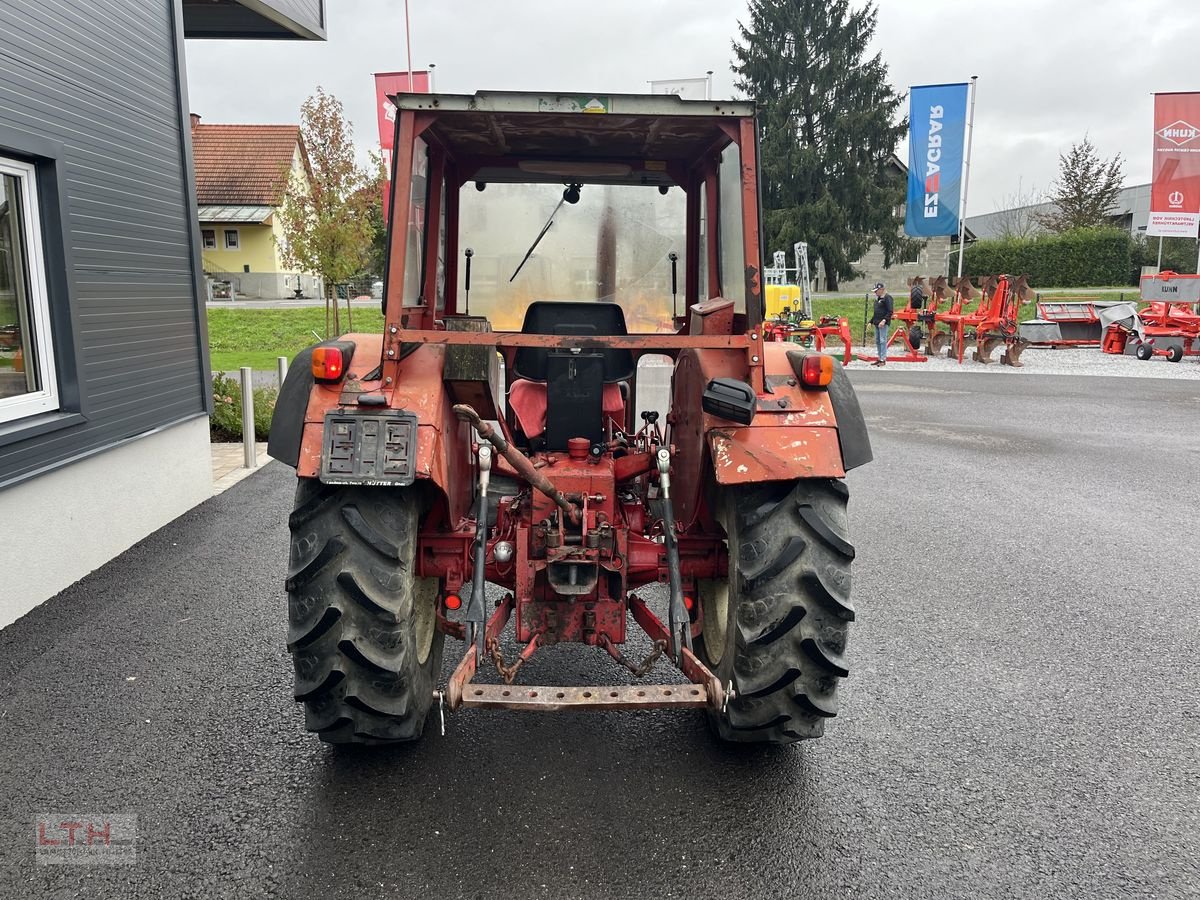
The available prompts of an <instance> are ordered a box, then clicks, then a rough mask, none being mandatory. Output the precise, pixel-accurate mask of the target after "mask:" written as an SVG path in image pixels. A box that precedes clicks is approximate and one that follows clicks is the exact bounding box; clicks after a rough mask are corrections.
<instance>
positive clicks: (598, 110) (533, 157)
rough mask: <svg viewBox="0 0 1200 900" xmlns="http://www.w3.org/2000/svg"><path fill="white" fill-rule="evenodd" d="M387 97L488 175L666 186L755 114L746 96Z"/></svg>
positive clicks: (483, 176) (431, 137)
mask: <svg viewBox="0 0 1200 900" xmlns="http://www.w3.org/2000/svg"><path fill="white" fill-rule="evenodd" d="M391 99H392V102H393V103H395V105H396V107H397V109H401V110H414V111H420V112H424V113H433V114H434V118H433V120H432V122H430V124H429V127H428V129H427V130H426V132H424V133H423V137H427V138H428V140H431V141H434V142H437V143H438V144H440V145H441V146H442V147H443V148H444V149H445V150H446V152H447V153H448V154H449V155H450V156H451V157H452V158H454V159H455V160H458V161H460V162H462V163H464V164H468V165H470V167H471V168H473V169H475V174H474V176H473V177H474V178H476V179H478V180H481V181H489V182H492V181H494V182H522V183H530V182H549V183H562V182H563V181H566V180H569V181H575V182H579V183H590V184H643V185H645V184H673V183H675V179H674V178H673V177H672V176H671V174H670V172H671V171H675V172H678V171H679V169H680V167H690V166H691V165H692V164H693V163H695V162H696V161H697V160H699V159H701V158H703V157H704V156H705V155H706V154H712V153H717V152H720V151H721V150H722V149H723V148H724V147H725V146H726V145H728V144H729V143H730V140H731V137H730V131H732V130H733V128H734V127H736V125H735V123H736V120H737V119H742V118H752V117H753V116H754V112H755V106H754V104H753V103H750V102H746V101H727V100H720V101H717V100H683V99H681V98H679V97H677V96H675V95H673V94H652V95H647V94H541V93H535V92H523V91H521V92H497V91H480V92H478V93H476V94H474V95H470V94H396V95H395V96H393V97H392V98H391ZM729 120H734V121H729ZM476 166H477V167H478V168H476Z"/></svg>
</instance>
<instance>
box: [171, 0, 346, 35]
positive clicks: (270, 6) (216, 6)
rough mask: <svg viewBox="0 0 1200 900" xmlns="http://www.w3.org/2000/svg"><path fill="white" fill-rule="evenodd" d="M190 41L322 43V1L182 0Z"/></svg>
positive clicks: (323, 11)
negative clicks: (297, 40)
mask: <svg viewBox="0 0 1200 900" xmlns="http://www.w3.org/2000/svg"><path fill="white" fill-rule="evenodd" d="M183 11H184V27H185V30H186V36H187V37H190V38H286V39H293V40H294V39H296V38H301V39H308V40H324V38H325V2H324V0H183Z"/></svg>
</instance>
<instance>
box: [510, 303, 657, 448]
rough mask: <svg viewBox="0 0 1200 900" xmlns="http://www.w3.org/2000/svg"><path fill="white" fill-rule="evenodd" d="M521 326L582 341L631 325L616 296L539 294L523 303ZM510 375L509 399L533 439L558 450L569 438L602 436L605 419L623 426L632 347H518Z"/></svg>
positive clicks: (620, 332)
mask: <svg viewBox="0 0 1200 900" xmlns="http://www.w3.org/2000/svg"><path fill="white" fill-rule="evenodd" d="M521 333H522V334H552V335H574V336H578V337H579V338H580V339H581V341H580V343H584V341H585V340H586V338H587V337H588V336H592V335H595V336H614V335H625V334H628V333H629V332H628V331H627V329H626V327H625V314H624V312H623V311H622V310H621V307H619V306H617V305H616V304H615V303H607V302H603V301H594V300H593V301H583V302H578V301H545V300H539V301H536V302H534V303H531V304H530V305H529V309H527V310H526V312H525V324H524V326H523V327H522V328H521ZM513 375H514V376H515V380H514V381H513V383H512V386H511V387H510V389H509V397H508V399H509V406H510V408H511V409H512V412H513V415H514V416H515V418H516V424H518V425H519V426H520V431H521V432H523V433H524V435H525V437H526V438H527V439H529V440H530V442H531V446H532V445H533V443H534V442H535V441H536V442H537V444H538V445H539V446H544V447H545V449H547V450H554V451H562V450H566V449H567V441H568V440H570V439H571V438H573V437H583V438H587V439H588V440H590V441H592V442H593V443H595V442H597V441H600V440H602V439H603V438H604V436H605V433H606V429H605V423H606V421H607V420H608V419H612V420H614V421H615V422H616V423H617V427H618V428H624V427H625V396H626V392H627V390H628V385H627V384H626V382H628V381H629V380H630V379H631V378H633V375H634V362H633V353H632V352H630V351H629V350H612V349H606V348H588V347H586V346H581V347H572V348H563V349H549V348H547V349H542V348H540V347H519V348H518V349H517V352H516V353H515V354H514V357H513ZM543 435H544V437H543Z"/></svg>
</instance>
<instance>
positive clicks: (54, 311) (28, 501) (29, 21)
mask: <svg viewBox="0 0 1200 900" xmlns="http://www.w3.org/2000/svg"><path fill="white" fill-rule="evenodd" d="M324 28H325V10H324V3H323V0H242V2H234V0H215V2H214V0H103V2H95V0H61V2H56V3H44V2H38V0H5V2H4V3H2V4H0V35H3V39H2V41H0V59H3V61H4V64H3V65H0V234H2V235H3V237H0V572H2V573H3V576H4V577H3V578H0V626H3V625H6V624H8V623H10V622H12V621H13V620H15V619H16V618H18V617H19V616H21V615H23V614H24V613H25V612H27V611H29V610H30V609H32V608H33V607H34V606H36V605H37V604H38V603H40V602H42V601H43V600H45V599H47V598H48V597H50V596H52V595H53V594H55V593H57V592H58V591H59V590H61V589H62V588H64V587H66V586H67V585H69V584H71V583H72V582H74V581H76V580H78V579H79V578H80V577H82V576H83V575H85V574H87V573H88V572H90V571H91V570H93V569H95V568H97V567H98V566H100V565H102V564H103V563H104V562H106V561H107V560H109V559H111V558H112V557H113V556H115V555H116V554H118V553H120V552H121V551H123V550H125V549H126V548H128V547H129V546H131V545H132V544H134V543H135V542H137V541H138V540H140V539H141V538H143V537H145V536H146V535H147V534H149V533H151V532H152V531H154V530H155V529H157V528H159V527H161V526H162V525H164V524H165V523H167V522H169V521H170V520H171V519H173V518H175V517H176V516H178V515H180V514H181V513H183V512H184V511H186V510H187V509H189V508H190V507H192V506H193V505H195V504H196V503H199V502H200V501H202V500H204V499H205V498H206V497H207V496H209V494H210V493H211V486H212V471H211V457H210V451H209V440H208V413H209V411H210V408H211V399H212V398H211V390H210V386H209V372H208V346H207V334H206V328H205V320H204V304H203V296H204V280H203V276H202V270H201V262H200V229H199V220H198V214H197V208H196V200H195V194H194V191H193V187H192V184H193V163H192V153H191V140H190V130H191V129H190V120H189V116H188V102H187V80H186V69H185V59H184V38H185V37H223V38H229V37H264V38H265V37H270V38H288V37H291V38H305V39H321V38H322V37H323V36H324Z"/></svg>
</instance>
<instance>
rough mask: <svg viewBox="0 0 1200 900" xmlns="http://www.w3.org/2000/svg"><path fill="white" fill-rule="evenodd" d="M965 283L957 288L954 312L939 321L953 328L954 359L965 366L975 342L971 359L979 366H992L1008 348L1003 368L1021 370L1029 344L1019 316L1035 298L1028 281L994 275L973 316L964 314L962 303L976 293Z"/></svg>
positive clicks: (986, 281)
mask: <svg viewBox="0 0 1200 900" xmlns="http://www.w3.org/2000/svg"><path fill="white" fill-rule="evenodd" d="M964 281H965V279H960V280H959V282H958V284H957V285H956V287H955V292H956V303H955V304H954V305H953V306H952V307H951V312H950V313H949V314H947V315H946V316H939V317H938V321H940V322H945V323H946V324H947V325H948V326H949V331H950V357H951V358H952V359H957V360H958V361H959V363H961V362H962V361H963V356H964V354H965V352H966V344H967V341H968V340H973V341H974V342H975V350H974V352H973V353H972V354H971V358H972V359H974V360H975V362H980V363H985V364H986V363H990V362H992V354H993V353H994V352H995V351H996V350H997V349H998V348H999V347H1004V348H1005V350H1004V353H1003V354H1002V355H1001V357H1000V362H1001V364H1003V365H1006V366H1013V367H1014V368H1019V367H1020V366H1021V365H1022V363H1021V352H1022V351H1023V350H1024V349H1025V348H1026V347H1027V346H1028V342H1027V341H1025V340H1024V339H1022V337H1021V335H1020V332H1019V328H1018V324H1017V316H1018V311H1019V310H1020V308H1021V304H1022V303H1024V302H1027V301H1028V298H1029V297H1030V296H1031V295H1032V292H1031V291H1030V289H1029V284H1028V280H1027V279H1026V277H1025V276H1024V275H1022V276H1020V277H1018V278H1013V277H1012V276H1010V275H992V276H989V277H987V278H985V279H983V283H982V284H981V286H980V293H981V294H982V298H981V299H980V301H979V306H978V307H976V309H975V310H974V311H972V312H969V313H963V312H961V309H962V303H963V302H965V301H966V300H967V299H969V298H970V297H971V295H972V294H973V293H974V290H973V288H972V287H971V286H970V283H969V282H967V283H966V284H964ZM956 310H957V311H956Z"/></svg>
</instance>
